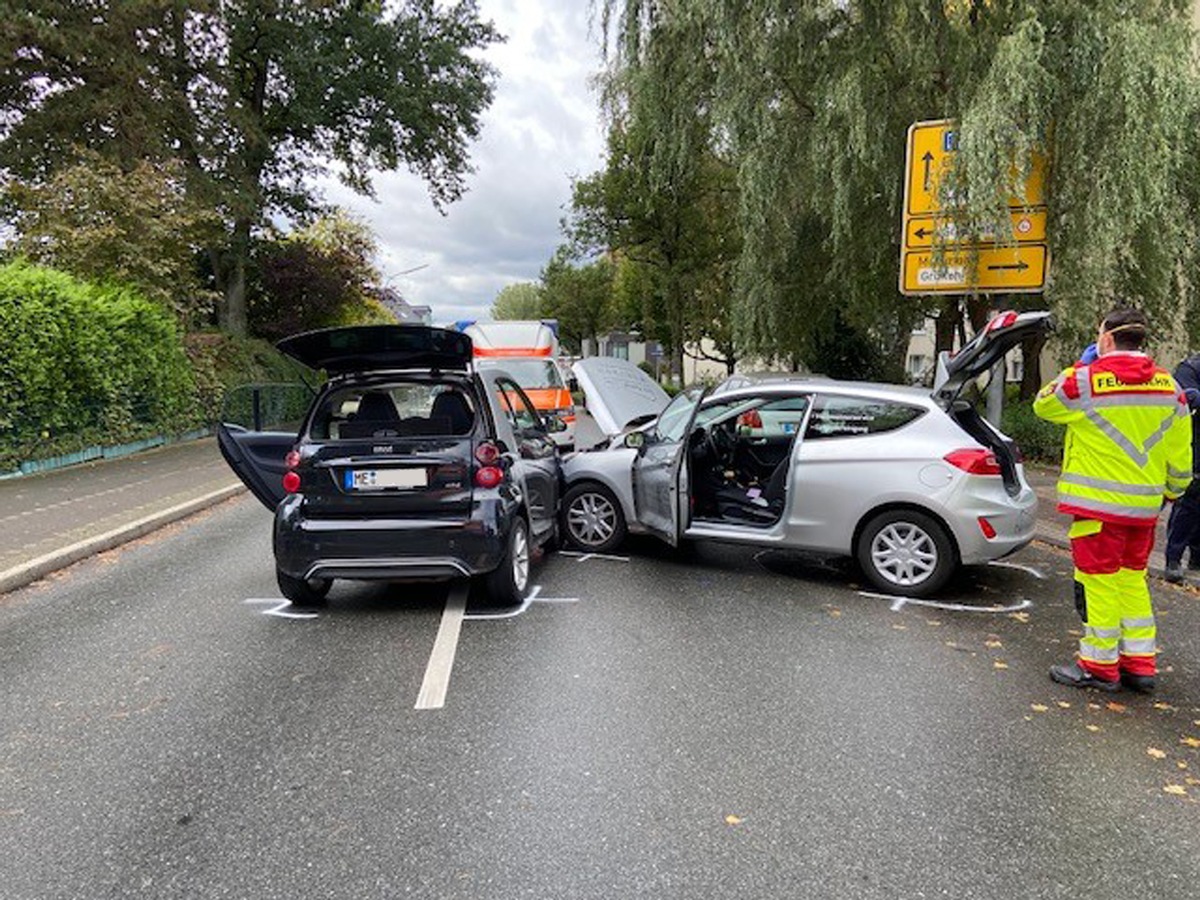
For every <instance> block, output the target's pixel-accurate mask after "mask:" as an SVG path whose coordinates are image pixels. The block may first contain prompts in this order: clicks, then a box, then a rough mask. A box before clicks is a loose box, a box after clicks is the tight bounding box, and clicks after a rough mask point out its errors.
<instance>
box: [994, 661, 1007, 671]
mask: <svg viewBox="0 0 1200 900" xmlns="http://www.w3.org/2000/svg"><path fill="white" fill-rule="evenodd" d="M992 668H993V669H1007V668H1008V663H1006V662H1005V661H1004V660H1002V659H995V660H992Z"/></svg>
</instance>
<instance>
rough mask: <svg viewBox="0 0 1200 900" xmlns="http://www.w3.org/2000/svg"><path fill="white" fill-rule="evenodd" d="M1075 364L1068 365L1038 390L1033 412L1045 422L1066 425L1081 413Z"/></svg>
mask: <svg viewBox="0 0 1200 900" xmlns="http://www.w3.org/2000/svg"><path fill="white" fill-rule="evenodd" d="M1075 372H1076V369H1075V366H1070V367H1069V368H1066V369H1064V370H1063V371H1062V372H1060V373H1059V374H1058V377H1057V378H1055V379H1054V380H1053V381H1051V382H1050V383H1049V384H1047V385H1046V386H1045V387H1043V388H1042V389H1041V390H1040V391H1038V395H1037V398H1036V399H1035V400H1034V401H1033V412H1034V414H1035V415H1037V416H1038V418H1041V419H1045V420H1046V421H1047V422H1057V423H1058V424H1060V425H1066V424H1068V423H1070V422H1072V421H1074V420H1075V419H1078V418H1079V417H1081V416H1082V415H1083V410H1081V409H1080V408H1079V404H1078V400H1079V387H1078V385H1077V384H1076V381H1075Z"/></svg>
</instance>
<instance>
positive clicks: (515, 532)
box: [483, 516, 530, 606]
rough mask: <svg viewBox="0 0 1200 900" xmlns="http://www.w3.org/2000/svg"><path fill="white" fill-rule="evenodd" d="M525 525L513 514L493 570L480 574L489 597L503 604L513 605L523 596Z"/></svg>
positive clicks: (525, 584)
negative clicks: (502, 550)
mask: <svg viewBox="0 0 1200 900" xmlns="http://www.w3.org/2000/svg"><path fill="white" fill-rule="evenodd" d="M529 551H530V545H529V526H528V525H526V524H525V519H524V518H522V517H521V516H517V517H516V518H515V519H514V520H513V523H512V528H510V529H509V532H508V548H507V550H506V552H505V554H504V557H503V559H501V560H500V565H498V566H497V567H496V569H495V571H492V572H489V573H488V574H487V575H485V576H484V577H483V582H484V588H485V589H486V590H487V593H488V596H489V597H491V598H492V600H494V601H496V602H497V603H500V604H502V605H504V606H516V605H517V604H518V603H520V602H521V601H522V600H524V599H525V591H526V590H527V589H528V587H529V556H530V553H529Z"/></svg>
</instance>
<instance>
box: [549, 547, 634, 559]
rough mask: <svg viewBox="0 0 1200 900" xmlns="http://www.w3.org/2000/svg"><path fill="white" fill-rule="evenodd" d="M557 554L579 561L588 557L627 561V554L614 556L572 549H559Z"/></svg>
mask: <svg viewBox="0 0 1200 900" xmlns="http://www.w3.org/2000/svg"><path fill="white" fill-rule="evenodd" d="M558 555H559V556H570V557H574V558H575V559H576V560H578V561H579V562H587V561H588V560H589V559H608V560H612V561H613V562H629V557H628V556H614V555H612V554H611V553H578V552H576V551H574V550H559V551H558Z"/></svg>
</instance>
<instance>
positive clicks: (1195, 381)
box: [1175, 356, 1200, 412]
mask: <svg viewBox="0 0 1200 900" xmlns="http://www.w3.org/2000/svg"><path fill="white" fill-rule="evenodd" d="M1175 380H1176V381H1177V382H1178V383H1179V387H1180V388H1181V389H1182V390H1183V394H1184V396H1185V397H1187V401H1188V406H1189V407H1190V408H1191V410H1192V411H1193V412H1195V411H1196V410H1200V356H1189V357H1188V358H1187V359H1185V360H1184V361H1183V362H1181V363H1180V364H1179V366H1178V367H1177V368H1176V369H1175Z"/></svg>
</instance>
